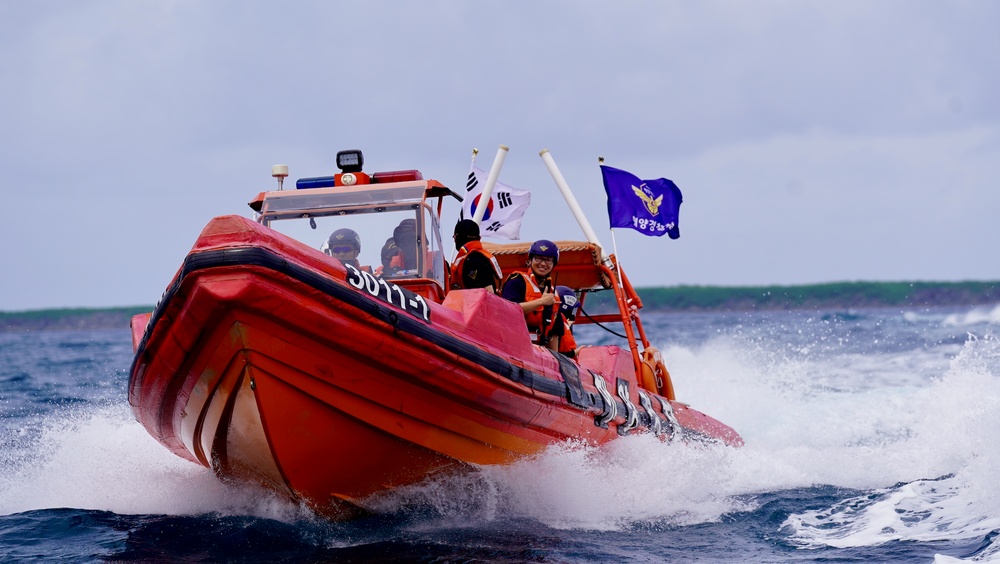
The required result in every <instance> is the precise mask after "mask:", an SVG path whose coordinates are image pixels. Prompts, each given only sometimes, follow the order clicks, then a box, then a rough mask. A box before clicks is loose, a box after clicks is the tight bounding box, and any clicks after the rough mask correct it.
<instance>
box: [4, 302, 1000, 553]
mask: <svg viewBox="0 0 1000 564" xmlns="http://www.w3.org/2000/svg"><path fill="white" fill-rule="evenodd" d="M644 323H645V326H646V329H647V332H648V334H649V335H650V337H651V341H652V342H653V343H654V344H655V345H657V346H659V347H660V348H661V350H663V352H664V355H665V357H666V361H667V366H668V368H669V370H670V371H671V374H672V375H673V379H674V385H675V388H676V390H677V393H678V397H679V399H681V400H682V401H686V402H688V403H690V404H691V405H693V406H694V407H696V408H698V409H700V410H702V411H704V412H706V413H708V414H711V415H713V416H714V417H717V418H718V419H720V420H722V421H724V422H726V423H727V424H729V425H731V426H733V427H734V428H736V429H737V430H738V431H739V432H740V433H741V434H742V435H743V437H744V439H745V440H746V446H745V447H744V448H741V449H732V448H726V447H721V446H705V445H697V446H694V445H683V444H664V443H661V442H659V441H657V440H655V439H653V438H652V437H649V436H636V437H628V438H624V439H621V440H619V441H616V442H614V443H613V444H611V445H609V446H606V447H603V448H599V449H598V448H593V447H589V446H586V445H582V444H573V443H568V444H561V445H556V446H554V447H552V448H551V449H549V450H548V451H547V452H545V453H543V454H541V455H540V456H537V457H535V458H531V459H527V460H523V461H521V462H518V463H516V464H513V465H511V466H505V467H485V468H476V469H473V470H470V471H469V472H468V473H465V474H462V475H457V476H449V477H443V478H438V479H434V480H431V481H428V482H426V483H423V484H420V485H418V486H414V487H411V488H408V489H406V490H402V491H396V492H392V493H390V494H387V495H384V496H382V497H380V498H379V499H377V500H373V501H372V503H373V505H374V506H375V507H376V508H377V509H378V513H376V514H375V515H373V516H371V517H367V518H364V519H361V520H358V521H354V522H350V523H329V522H325V521H323V520H321V519H317V518H315V517H314V516H313V515H311V514H310V513H309V512H308V511H307V510H305V509H303V508H301V507H297V506H294V505H292V504H289V503H287V502H285V501H283V500H281V499H276V498H274V497H271V496H269V495H268V494H266V493H264V492H262V491H261V490H259V489H257V488H254V487H248V486H245V485H240V484H227V483H223V482H221V481H219V480H217V479H216V478H215V477H214V476H213V475H212V473H211V472H210V471H209V470H207V469H204V468H202V467H200V466H197V465H195V464H192V463H189V462H186V461H184V460H181V459H179V458H177V457H175V456H173V455H172V454H170V453H169V452H167V451H166V449H164V448H162V447H161V446H160V445H159V444H158V443H156V442H155V441H154V440H153V439H152V438H151V437H149V436H148V435H147V434H146V432H145V431H144V430H143V429H142V428H141V427H140V426H139V424H138V423H136V422H135V420H134V419H133V418H132V415H131V412H130V411H129V408H128V406H127V401H126V385H127V379H128V375H127V371H128V368H129V363H130V361H131V345H130V340H129V334H128V331H127V330H126V329H125V328H123V329H122V330H112V331H89V332H30V333H0V451H2V452H0V561H2V562H26V561H27V562H30V561H52V560H60V561H67V562H74V561H75V562H93V561H105V560H107V561H115V562H148V561H183V562H217V561H235V562H271V561H276V560H284V561H306V562H318V561H350V562H390V561H391V562H610V561H622V562H625V561H628V562H666V561H677V562H812V561H822V562H953V561H1000V540H998V539H997V535H998V532H1000V447H998V445H1000V335H998V329H1000V306H998V307H993V308H990V307H986V308H973V307H969V308H951V309H912V310H898V309H894V310H859V311H811V312H778V313H774V312H769V313H701V314H648V315H646V316H644ZM578 335H579V339H578V340H580V341H588V340H590V341H592V342H593V341H600V342H615V341H616V340H617V337H614V336H613V335H609V334H607V333H604V332H603V331H601V330H600V329H598V328H595V327H588V328H580V330H579V333H578Z"/></svg>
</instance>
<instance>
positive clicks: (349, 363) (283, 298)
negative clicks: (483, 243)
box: [129, 152, 742, 518]
mask: <svg viewBox="0 0 1000 564" xmlns="http://www.w3.org/2000/svg"><path fill="white" fill-rule="evenodd" d="M348 153H350V152H342V154H346V156H344V157H343V158H342V156H341V155H342V154H338V165H341V169H342V172H340V173H338V174H336V175H334V176H330V177H319V178H310V179H302V180H299V181H298V183H297V189H289V190H283V189H281V186H280V184H279V190H275V191H270V192H262V193H261V194H259V195H258V196H257V197H256V198H255V199H254V200H253V201H252V202H251V203H250V205H251V207H252V208H253V210H254V212H255V214H254V215H255V219H248V218H244V217H240V216H235V215H230V216H223V217H217V218H215V219H213V220H211V221H210V222H209V224H208V225H207V226H206V227H205V228H204V230H203V231H202V233H201V235H200V236H199V237H198V239H197V241H196V242H195V244H194V247H193V248H192V249H191V251H190V253H189V254H188V255H187V257H186V258H185V259H184V262H183V264H182V265H181V267H180V269H179V270H178V272H177V274H176V275H175V276H174V279H173V280H172V281H171V282H170V284H169V286H168V287H167V289H166V291H165V292H164V294H163V297H162V298H161V300H160V302H159V303H158V304H157V305H156V307H155V309H154V311H153V312H152V313H148V314H142V315H137V316H135V317H134V318H133V319H132V339H133V347H134V349H135V359H134V361H133V364H132V367H131V374H130V379H129V403H130V404H131V407H132V410H133V412H134V414H135V416H136V418H137V419H138V421H139V422H140V423H142V425H143V426H144V427H145V428H146V429H147V431H148V432H149V433H150V434H151V435H152V436H153V437H154V438H156V440H157V441H159V442H160V443H162V444H163V445H164V446H166V447H167V448H168V449H170V450H171V451H172V452H174V453H175V454H177V455H178V456H181V457H183V458H186V459H188V460H191V461H193V462H196V463H199V464H202V465H204V466H206V467H209V468H212V469H213V470H214V471H215V473H216V474H217V475H218V476H220V477H221V478H224V479H229V478H236V479H241V480H249V481H252V482H257V483H260V484H262V485H264V486H266V487H268V488H271V489H273V490H275V491H277V492H280V493H283V494H284V495H287V496H288V497H289V498H290V499H292V500H295V501H298V502H304V503H306V504H307V505H308V506H310V507H311V508H312V509H313V510H314V511H316V512H317V513H319V514H322V515H325V516H328V517H331V518H349V517H351V516H354V515H356V514H358V512H359V511H363V510H364V508H365V499H366V498H368V497H369V496H372V495H373V494H377V493H380V492H384V491H386V490H389V489H392V488H395V487H399V486H404V485H407V484H413V483H416V482H419V481H421V480H423V479H425V478H427V477H428V476H430V475H432V474H435V473H439V472H442V471H451V470H458V469H463V468H467V467H468V465H470V464H503V463H507V462H511V461H513V460H515V459H517V458H519V457H524V456H526V455H531V454H534V453H538V452H540V451H541V450H543V449H544V448H545V447H546V446H548V445H551V444H553V443H557V442H560V441H565V440H567V439H577V440H582V441H586V442H589V443H592V444H601V443H605V442H607V441H610V440H613V439H615V438H617V437H620V436H623V435H629V434H636V433H655V434H657V435H659V436H660V437H661V438H662V439H663V440H665V441H669V440H686V441H691V440H706V441H720V442H722V443H725V444H729V445H733V446H739V445H741V444H742V439H741V438H740V436H739V435H738V434H737V433H736V432H735V431H734V430H733V429H731V428H730V427H728V426H726V425H724V424H723V423H720V422H719V421H717V420H715V419H713V418H711V417H709V416H707V415H705V414H703V413H701V412H699V411H696V410H695V409H693V408H691V407H689V406H688V405H686V404H684V403H681V402H678V401H676V399H675V398H674V392H673V389H672V385H671V383H670V375H669V373H668V372H667V371H666V369H665V367H664V365H663V361H662V359H661V357H660V353H659V352H658V351H657V350H656V349H655V348H654V347H651V346H650V345H649V343H648V341H647V340H646V337H645V334H644V332H643V329H642V324H641V321H640V319H639V317H638V315H637V314H636V313H635V309H636V308H641V305H642V304H641V301H640V300H639V298H638V296H637V295H636V293H635V291H634V290H633V289H632V287H631V285H630V284H629V283H628V280H627V278H626V277H625V276H624V275H623V274H622V273H621V272H620V271H619V270H618V269H616V268H615V267H614V266H613V265H614V263H613V261H607V260H604V258H606V257H604V258H602V254H601V249H600V248H599V247H598V246H597V245H595V244H594V243H589V242H572V241H559V242H557V245H558V247H559V249H560V260H559V262H558V264H557V266H556V268H555V271H554V274H553V277H554V278H555V280H556V281H557V283H558V284H560V285H566V286H570V287H571V288H573V289H574V290H577V291H578V294H579V295H580V296H581V298H583V299H585V298H586V296H587V295H588V294H589V293H591V292H594V291H601V290H606V291H610V292H613V293H614V295H615V301H616V302H617V304H618V307H619V311H618V312H616V313H612V314H604V315H594V316H591V317H581V318H580V319H579V321H578V324H583V323H588V322H593V321H598V322H601V323H602V324H603V323H610V322H617V323H620V324H621V325H620V327H623V328H624V332H625V334H626V336H627V337H628V341H629V343H628V348H623V347H617V346H586V345H584V346H581V347H580V348H579V349H578V353H577V355H576V358H575V359H569V358H567V357H566V356H564V355H561V354H559V353H555V352H553V351H551V350H549V349H548V348H544V347H541V346H538V345H536V344H533V343H532V340H531V337H530V335H529V332H528V330H527V326H526V324H525V320H524V315H523V313H522V311H521V308H520V307H519V306H518V304H515V303H512V302H509V301H507V300H504V299H503V298H501V297H499V296H497V295H494V294H493V293H492V292H490V291H488V290H486V289H477V290H450V291H449V288H450V287H451V284H450V281H449V280H448V279H447V276H448V269H447V264H446V259H447V255H448V254H449V253H448V251H450V249H446V248H445V247H444V246H443V244H442V239H441V226H440V217H441V210H442V207H443V204H444V202H445V201H446V200H452V199H454V200H455V201H461V197H460V196H459V195H457V194H455V193H454V192H452V191H451V190H450V189H448V188H446V187H445V186H443V185H441V184H440V183H439V182H437V181H434V180H424V179H423V178H422V175H421V174H420V173H419V172H418V171H415V170H411V171H397V172H388V173H375V174H372V175H370V176H369V175H368V174H366V173H364V172H363V171H362V170H361V167H360V164H361V155H360V152H357V155H356V156H352V155H350V154H348ZM352 159H353V160H352ZM344 163H346V164H344ZM276 169H278V167H276ZM283 174H287V173H286V172H284V171H281V170H278V171H277V172H276V173H275V176H276V177H278V178H279V182H280V180H282V179H283V178H284V176H283ZM403 219H405V220H412V222H414V223H415V225H416V232H417V237H416V241H413V242H412V243H410V244H412V246H413V247H414V248H413V249H406V248H404V246H405V245H406V244H408V241H406V240H405V239H406V238H405V237H402V236H399V237H395V238H393V237H389V238H386V235H392V234H393V228H394V227H395V226H396V224H397V221H398V220H403ZM320 225H322V226H323V229H320ZM281 226H287V227H288V228H287V229H284V230H283V229H282V227H281ZM336 227H341V228H342V227H350V228H351V229H352V230H354V232H356V233H362V234H364V235H363V236H362V237H360V240H362V241H365V245H362V244H361V243H359V244H358V247H360V248H359V250H364V249H365V248H368V249H369V250H370V249H372V248H377V247H379V246H380V245H381V246H382V251H380V256H378V259H379V261H381V262H383V267H382V268H379V267H378V266H377V265H376V267H375V268H370V267H367V266H360V265H359V264H354V263H353V262H352V261H344V262H341V261H340V260H338V259H337V258H334V257H333V256H332V253H331V252H330V251H329V248H327V245H328V244H332V243H330V242H327V239H326V235H327V234H328V233H329V231H328V229H329V230H332V229H334V228H336ZM395 233H397V234H399V233H400V232H399V231H396V232H395ZM383 239H384V240H385V241H384V244H383ZM320 241H324V243H323V244H322V245H319V244H318V243H319V242H320ZM449 242H450V240H449ZM320 246H322V247H324V250H325V251H327V252H324V250H320V249H319V247H320ZM487 247H488V248H490V249H491V250H492V252H493V253H494V254H495V256H496V257H497V259H498V261H499V262H500V265H501V267H502V268H503V270H504V273H507V272H511V271H513V270H515V269H521V268H523V265H524V264H525V262H526V257H527V250H528V244H526V243H525V244H519V243H515V244H510V245H493V244H487ZM373 252H374V251H373ZM373 252H370V253H369V255H371V256H374V255H373ZM404 253H408V254H405V255H404ZM387 256H408V257H410V258H408V259H406V261H405V262H406V263H407V265H408V266H415V268H410V269H405V270H404V269H401V268H393V267H390V266H389V265H388V263H389V262H391V261H387V260H385V259H386V258H387ZM372 262H376V261H372ZM397 262H398V261H397ZM376 273H378V274H376Z"/></svg>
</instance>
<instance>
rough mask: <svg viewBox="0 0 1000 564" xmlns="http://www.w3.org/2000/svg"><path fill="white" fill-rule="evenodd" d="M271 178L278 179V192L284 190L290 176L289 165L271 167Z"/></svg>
mask: <svg viewBox="0 0 1000 564" xmlns="http://www.w3.org/2000/svg"><path fill="white" fill-rule="evenodd" d="M271 176H273V177H275V178H277V179H278V190H284V188H283V184H284V182H285V177H286V176H288V165H281V164H278V165H274V166H272V167H271Z"/></svg>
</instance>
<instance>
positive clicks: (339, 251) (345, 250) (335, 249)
mask: <svg viewBox="0 0 1000 564" xmlns="http://www.w3.org/2000/svg"><path fill="white" fill-rule="evenodd" d="M353 250H354V247H350V246H348V247H330V252H331V253H337V254H338V255H339V254H343V253H349V252H351V251H353Z"/></svg>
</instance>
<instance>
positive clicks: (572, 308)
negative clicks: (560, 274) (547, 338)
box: [556, 286, 580, 358]
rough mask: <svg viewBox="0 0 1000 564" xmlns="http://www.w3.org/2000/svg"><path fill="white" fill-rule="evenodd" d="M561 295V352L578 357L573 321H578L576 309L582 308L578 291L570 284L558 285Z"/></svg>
mask: <svg viewBox="0 0 1000 564" xmlns="http://www.w3.org/2000/svg"><path fill="white" fill-rule="evenodd" d="M556 295H557V296H559V315H561V316H562V321H563V329H564V330H563V335H562V337H560V338H559V352H561V353H563V354H564V355H566V356H568V357H569V358H576V339H574V338H573V322H574V321H576V310H578V309H580V300H579V298H577V297H576V292H574V291H573V289H572V288H570V287H569V286H556Z"/></svg>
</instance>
